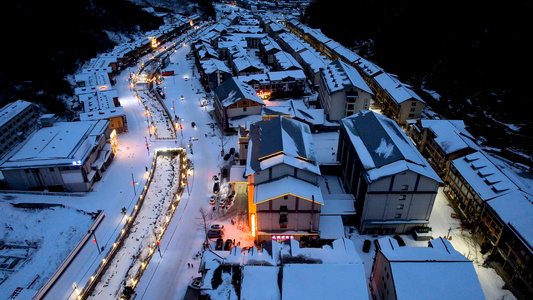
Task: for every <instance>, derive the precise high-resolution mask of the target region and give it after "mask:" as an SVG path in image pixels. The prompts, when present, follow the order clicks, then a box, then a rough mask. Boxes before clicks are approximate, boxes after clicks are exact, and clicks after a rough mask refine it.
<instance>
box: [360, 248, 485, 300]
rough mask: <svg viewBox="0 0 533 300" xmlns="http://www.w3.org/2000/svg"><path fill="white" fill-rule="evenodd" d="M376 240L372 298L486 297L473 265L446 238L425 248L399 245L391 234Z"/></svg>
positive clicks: (383, 299)
mask: <svg viewBox="0 0 533 300" xmlns="http://www.w3.org/2000/svg"><path fill="white" fill-rule="evenodd" d="M378 242H379V247H378V248H377V249H376V256H375V257H374V262H373V264H372V273H371V275H370V291H371V293H372V298H373V299H377V300H389V299H393V300H396V299H398V300H400V299H414V298H416V299H472V300H474V299H479V300H482V299H485V295H484V293H483V289H482V288H481V284H480V283H479V279H478V277H477V274H476V270H475V269H474V264H473V263H472V262H471V261H470V260H468V259H467V258H466V257H464V256H463V255H462V254H461V253H459V252H458V251H457V250H455V249H454V248H453V246H452V244H451V243H450V242H449V241H448V240H446V239H443V238H437V239H434V240H431V241H429V246H428V247H400V246H399V245H398V242H397V241H396V240H395V239H393V238H390V237H384V238H381V239H379V240H378Z"/></svg>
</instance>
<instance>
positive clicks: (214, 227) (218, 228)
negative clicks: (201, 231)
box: [211, 224, 224, 230]
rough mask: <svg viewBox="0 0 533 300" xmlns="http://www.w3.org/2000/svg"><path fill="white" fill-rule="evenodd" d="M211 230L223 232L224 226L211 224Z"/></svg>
mask: <svg viewBox="0 0 533 300" xmlns="http://www.w3.org/2000/svg"><path fill="white" fill-rule="evenodd" d="M211 230H224V225H220V224H213V225H211Z"/></svg>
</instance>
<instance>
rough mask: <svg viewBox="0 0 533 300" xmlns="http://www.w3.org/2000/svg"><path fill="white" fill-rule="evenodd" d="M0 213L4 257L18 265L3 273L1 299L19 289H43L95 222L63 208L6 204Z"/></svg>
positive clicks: (0, 249) (0, 276)
mask: <svg viewBox="0 0 533 300" xmlns="http://www.w3.org/2000/svg"><path fill="white" fill-rule="evenodd" d="M11 202H13V203H15V202H18V201H11ZM0 211H2V218H1V219H0V257H2V259H3V260H4V261H12V262H13V263H14V264H12V265H11V266H10V267H6V268H4V267H2V271H0V299H6V298H7V297H9V296H10V295H11V294H12V293H13V291H14V290H15V289H16V288H17V287H24V288H28V289H31V290H35V292H37V291H38V290H39V289H40V288H42V287H43V285H44V284H45V283H46V282H47V281H48V279H50V277H51V276H52V275H53V274H54V272H55V271H56V270H57V269H58V268H59V266H60V265H61V264H62V263H63V261H64V260H65V258H66V257H67V256H68V255H69V254H70V252H71V251H72V250H73V249H74V248H75V247H76V245H77V243H78V242H79V241H80V239H81V238H82V237H83V236H84V235H85V234H86V233H87V231H88V230H89V228H90V227H91V225H92V223H93V221H94V220H93V219H92V217H91V216H90V215H89V214H88V213H86V212H84V211H82V210H76V209H73V208H70V207H65V206H62V205H61V206H54V207H49V208H43V209H37V208H34V209H29V208H17V207H14V206H12V205H11V204H10V203H9V202H7V201H6V202H4V201H2V202H0ZM17 260H18V262H17V263H15V261H17Z"/></svg>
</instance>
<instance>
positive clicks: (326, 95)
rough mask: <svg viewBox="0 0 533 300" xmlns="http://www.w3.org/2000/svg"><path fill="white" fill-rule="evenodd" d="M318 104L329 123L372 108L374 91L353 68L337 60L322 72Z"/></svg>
mask: <svg viewBox="0 0 533 300" xmlns="http://www.w3.org/2000/svg"><path fill="white" fill-rule="evenodd" d="M320 79H321V80H320V81H319V90H318V93H319V96H318V98H319V99H318V102H319V103H320V106H321V107H322V108H323V109H324V113H325V114H326V117H327V119H328V120H329V121H339V120H340V119H342V118H344V117H348V116H351V115H353V114H355V113H357V112H359V111H360V110H367V109H369V108H370V104H371V102H372V95H373V93H372V91H371V90H370V88H369V87H368V85H367V84H366V83H365V81H364V80H363V78H362V77H361V75H359V73H358V72H357V70H356V69H354V68H353V67H351V66H349V65H347V64H345V63H344V62H342V61H340V60H336V61H334V62H332V63H331V64H329V65H327V67H326V69H323V70H321V74H320Z"/></svg>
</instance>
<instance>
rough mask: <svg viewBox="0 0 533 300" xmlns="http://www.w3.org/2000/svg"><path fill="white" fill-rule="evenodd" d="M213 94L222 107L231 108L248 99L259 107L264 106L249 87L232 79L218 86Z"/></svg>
mask: <svg viewBox="0 0 533 300" xmlns="http://www.w3.org/2000/svg"><path fill="white" fill-rule="evenodd" d="M215 94H216V95H217V98H218V99H219V101H220V103H221V104H222V106H224V107H228V106H231V105H233V104H235V103H237V102H238V101H239V100H242V99H248V100H250V101H254V102H257V103H259V104H261V105H264V104H265V103H264V102H263V100H262V99H261V98H260V97H259V96H258V95H257V93H256V92H255V90H254V89H253V88H252V87H251V86H249V85H247V84H246V83H244V82H242V81H238V80H236V79H235V78H233V77H231V78H228V80H226V81H224V82H223V83H222V84H221V85H219V86H218V87H217V88H216V89H215Z"/></svg>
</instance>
